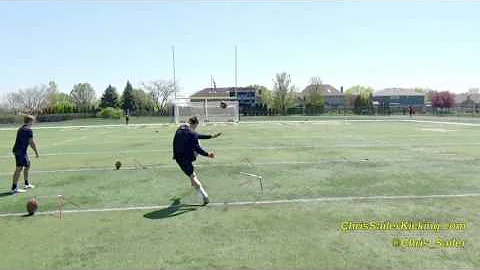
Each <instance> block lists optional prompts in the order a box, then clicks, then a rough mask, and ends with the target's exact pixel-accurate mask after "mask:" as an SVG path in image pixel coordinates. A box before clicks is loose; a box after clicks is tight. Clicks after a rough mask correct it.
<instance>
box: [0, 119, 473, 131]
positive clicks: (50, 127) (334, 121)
mask: <svg viewBox="0 0 480 270" xmlns="http://www.w3.org/2000/svg"><path fill="white" fill-rule="evenodd" d="M345 122H413V123H429V124H445V125H460V126H480V123H478V124H476V123H465V122H453V120H452V121H431V120H413V119H402V118H393V119H330V120H328V119H325V120H283V121H282V120H275V121H268V119H267V120H265V121H246V122H241V121H240V122H239V123H231V122H217V123H214V124H204V125H205V126H210V125H250V124H254V125H258V124H260V125H268V124H270V123H273V124H277V123H283V124H289V123H318V124H320V123H345ZM140 126H145V127H151V126H163V127H172V126H176V124H173V123H146V124H130V125H128V126H126V125H123V124H110V125H84V126H33V127H32V129H34V130H35V129H75V128H109V127H124V128H129V127H140ZM17 129H18V127H10V128H0V131H14V130H17Z"/></svg>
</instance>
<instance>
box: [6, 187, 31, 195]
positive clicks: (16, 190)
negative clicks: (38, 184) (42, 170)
mask: <svg viewBox="0 0 480 270" xmlns="http://www.w3.org/2000/svg"><path fill="white" fill-rule="evenodd" d="M24 192H27V191H26V190H25V189H22V188H18V187H17V188H16V189H12V190H10V193H12V194H16V193H24Z"/></svg>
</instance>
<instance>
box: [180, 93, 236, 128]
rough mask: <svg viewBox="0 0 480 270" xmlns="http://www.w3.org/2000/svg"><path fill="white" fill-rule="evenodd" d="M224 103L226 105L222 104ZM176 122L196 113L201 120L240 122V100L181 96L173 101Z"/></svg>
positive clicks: (206, 121)
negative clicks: (192, 98) (191, 98)
mask: <svg viewBox="0 0 480 270" xmlns="http://www.w3.org/2000/svg"><path fill="white" fill-rule="evenodd" d="M222 103H223V104H224V105H225V104H226V106H222ZM173 106H174V117H175V123H177V124H178V123H182V122H185V121H186V120H187V118H188V117H190V116H193V115H196V116H197V117H198V118H199V120H200V121H201V122H204V123H211V122H238V121H239V107H238V101H237V100H233V99H230V98H221V99H219V98H217V99H212V98H197V99H195V101H191V100H190V98H181V99H176V100H174V101H173Z"/></svg>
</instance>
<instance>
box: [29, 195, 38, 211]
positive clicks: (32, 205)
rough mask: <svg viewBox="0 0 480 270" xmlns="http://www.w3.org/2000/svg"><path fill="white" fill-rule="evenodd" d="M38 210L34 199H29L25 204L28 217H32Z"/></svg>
mask: <svg viewBox="0 0 480 270" xmlns="http://www.w3.org/2000/svg"><path fill="white" fill-rule="evenodd" d="M37 209H38V202H37V200H35V199H34V198H32V199H30V200H29V201H28V202H27V212H28V214H29V215H33V214H35V212H36V211H37Z"/></svg>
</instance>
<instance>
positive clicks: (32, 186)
mask: <svg viewBox="0 0 480 270" xmlns="http://www.w3.org/2000/svg"><path fill="white" fill-rule="evenodd" d="M33 188H35V186H34V185H32V184H28V185H25V189H33Z"/></svg>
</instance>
